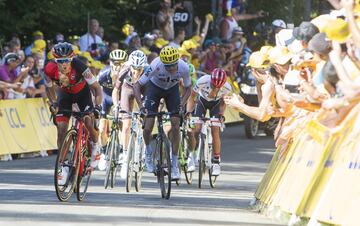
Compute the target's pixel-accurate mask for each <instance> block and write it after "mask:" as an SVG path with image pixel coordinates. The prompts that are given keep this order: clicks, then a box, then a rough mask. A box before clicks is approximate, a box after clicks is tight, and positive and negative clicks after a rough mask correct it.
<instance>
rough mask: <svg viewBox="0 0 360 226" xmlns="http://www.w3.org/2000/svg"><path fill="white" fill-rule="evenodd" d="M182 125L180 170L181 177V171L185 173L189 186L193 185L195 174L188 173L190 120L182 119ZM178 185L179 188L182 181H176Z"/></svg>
mask: <svg viewBox="0 0 360 226" xmlns="http://www.w3.org/2000/svg"><path fill="white" fill-rule="evenodd" d="M180 125H181V126H180V145H179V164H180V169H179V170H180V175H181V171H183V172H184V174H185V179H186V182H187V184H191V183H192V177H193V172H188V171H187V158H188V156H189V151H188V145H189V144H188V134H187V128H188V126H189V120H188V119H185V120H184V119H182V118H181V122H180ZM176 185H177V186H179V185H180V180H177V181H176Z"/></svg>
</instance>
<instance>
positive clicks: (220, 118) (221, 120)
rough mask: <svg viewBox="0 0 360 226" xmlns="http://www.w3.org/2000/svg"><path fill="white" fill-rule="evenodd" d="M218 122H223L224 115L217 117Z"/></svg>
mask: <svg viewBox="0 0 360 226" xmlns="http://www.w3.org/2000/svg"><path fill="white" fill-rule="evenodd" d="M219 120H220V122H221V123H223V122H225V116H224V115H219Z"/></svg>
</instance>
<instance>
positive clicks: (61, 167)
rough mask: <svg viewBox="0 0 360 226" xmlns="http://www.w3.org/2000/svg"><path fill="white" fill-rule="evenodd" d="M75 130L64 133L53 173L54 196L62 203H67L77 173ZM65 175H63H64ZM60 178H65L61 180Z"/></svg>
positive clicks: (72, 190)
mask: <svg viewBox="0 0 360 226" xmlns="http://www.w3.org/2000/svg"><path fill="white" fill-rule="evenodd" d="M76 136H77V132H76V131H75V130H70V131H68V132H67V133H66V136H65V139H64V142H63V144H62V147H61V150H60V152H59V153H58V156H57V158H56V163H55V171H54V185H55V191H56V196H57V197H58V199H59V200H60V201H62V202H65V201H67V200H68V199H69V198H70V197H71V195H72V194H73V192H74V190H75V187H76V181H77V176H78V172H79V166H80V164H79V156H77V155H76V154H75V153H76ZM64 174H65V175H64ZM61 176H66V177H67V178H66V179H65V178H63V179H62V180H61V178H60V177H61Z"/></svg>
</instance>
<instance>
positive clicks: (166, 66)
mask: <svg viewBox="0 0 360 226" xmlns="http://www.w3.org/2000/svg"><path fill="white" fill-rule="evenodd" d="M177 65H178V63H174V64H165V65H164V66H165V69H171V68H174V67H177Z"/></svg>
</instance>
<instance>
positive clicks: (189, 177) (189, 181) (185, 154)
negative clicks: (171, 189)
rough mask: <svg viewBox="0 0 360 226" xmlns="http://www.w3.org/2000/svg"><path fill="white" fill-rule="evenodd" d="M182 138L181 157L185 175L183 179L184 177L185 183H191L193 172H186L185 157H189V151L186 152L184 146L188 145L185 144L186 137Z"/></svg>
mask: <svg viewBox="0 0 360 226" xmlns="http://www.w3.org/2000/svg"><path fill="white" fill-rule="evenodd" d="M182 139H183V140H182V143H183V144H182V147H183V150H182V151H183V154H182V156H183V158H184V163H185V164H183V165H182V167H181V168H182V171H184V175H185V179H186V183H187V184H191V183H192V177H193V172H188V170H187V169H188V166H187V158H188V157H189V153H188V150H187V149H186V147H188V146H187V145H188V144H187V140H186V138H185V137H184V138H182Z"/></svg>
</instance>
